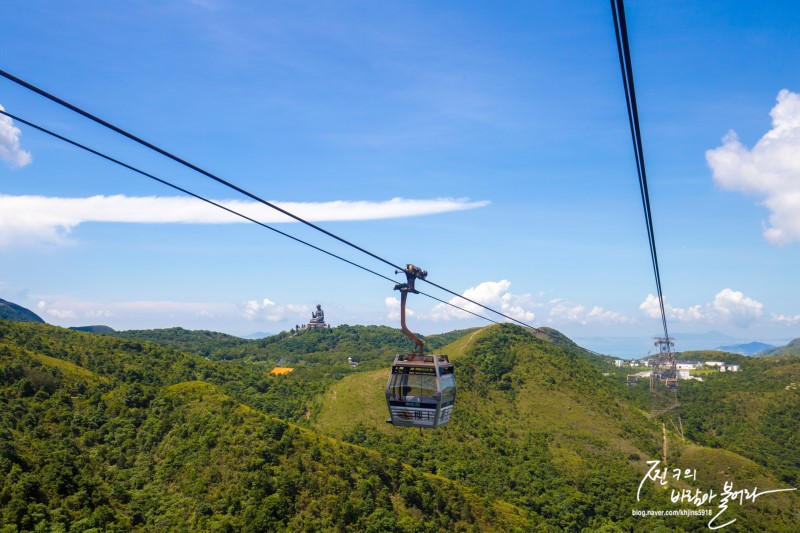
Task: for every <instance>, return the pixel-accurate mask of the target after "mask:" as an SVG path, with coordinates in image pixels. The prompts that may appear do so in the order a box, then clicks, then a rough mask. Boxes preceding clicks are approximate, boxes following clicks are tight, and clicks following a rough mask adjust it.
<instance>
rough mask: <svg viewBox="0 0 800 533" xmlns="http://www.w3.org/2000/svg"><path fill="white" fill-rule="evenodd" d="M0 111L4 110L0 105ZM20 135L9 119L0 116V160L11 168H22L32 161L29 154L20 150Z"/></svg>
mask: <svg viewBox="0 0 800 533" xmlns="http://www.w3.org/2000/svg"><path fill="white" fill-rule="evenodd" d="M0 110H5V108H4V107H3V106H1V105H0ZM20 134H21V132H20V131H19V128H17V127H16V126H14V122H13V121H12V120H11V117H7V116H6V115H3V114H0V159H2V160H3V161H5V162H6V163H8V164H9V165H10V166H12V167H24V166H25V165H27V164H29V163H30V162H31V161H32V160H33V158H32V157H31V154H30V152H26V151H25V150H23V149H22V148H21V146H20V142H19V138H20Z"/></svg>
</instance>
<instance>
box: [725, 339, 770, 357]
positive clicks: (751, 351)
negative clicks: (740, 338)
mask: <svg viewBox="0 0 800 533" xmlns="http://www.w3.org/2000/svg"><path fill="white" fill-rule="evenodd" d="M772 348H775V346H773V345H771V344H766V343H763V342H748V343H744V344H731V345H728V346H720V347H719V348H717V350H719V351H722V352H730V353H738V354H741V355H755V354H757V353H758V352H763V351H764V350H770V349H772Z"/></svg>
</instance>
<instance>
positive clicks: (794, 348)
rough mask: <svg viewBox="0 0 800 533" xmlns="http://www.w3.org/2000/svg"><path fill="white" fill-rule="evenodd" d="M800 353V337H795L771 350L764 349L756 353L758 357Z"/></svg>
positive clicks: (796, 354)
mask: <svg viewBox="0 0 800 533" xmlns="http://www.w3.org/2000/svg"><path fill="white" fill-rule="evenodd" d="M784 355H786V356H798V355H800V338H797V339H794V340H793V341H792V342H790V343H789V344H787V345H786V346H779V347H777V348H772V349H770V350H763V351H761V352H758V353H757V354H756V357H780V356H784Z"/></svg>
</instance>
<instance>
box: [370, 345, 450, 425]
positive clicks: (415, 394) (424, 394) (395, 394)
mask: <svg viewBox="0 0 800 533" xmlns="http://www.w3.org/2000/svg"><path fill="white" fill-rule="evenodd" d="M455 401H456V381H455V375H454V374H453V364H452V363H451V362H450V360H449V359H448V358H447V356H446V355H419V354H409V355H398V356H396V357H395V358H394V363H392V373H391V375H390V376H389V381H388V383H387V384H386V403H387V405H388V406H389V416H390V418H389V420H387V422H391V423H392V424H394V425H395V426H405V427H417V428H437V427H439V426H442V425H444V424H447V422H449V421H450V414H451V413H452V411H453V404H455Z"/></svg>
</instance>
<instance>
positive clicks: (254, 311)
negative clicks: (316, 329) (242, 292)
mask: <svg viewBox="0 0 800 533" xmlns="http://www.w3.org/2000/svg"><path fill="white" fill-rule="evenodd" d="M241 309H242V316H244V318H246V319H247V320H266V321H268V322H280V321H282V320H286V319H291V320H300V319H302V318H303V317H304V316H305V315H309V317H310V313H311V310H310V308H309V307H308V306H307V305H296V304H280V303H276V302H273V301H272V300H270V299H269V298H264V299H263V300H261V301H258V300H248V301H246V302H243V303H242V305H241Z"/></svg>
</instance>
